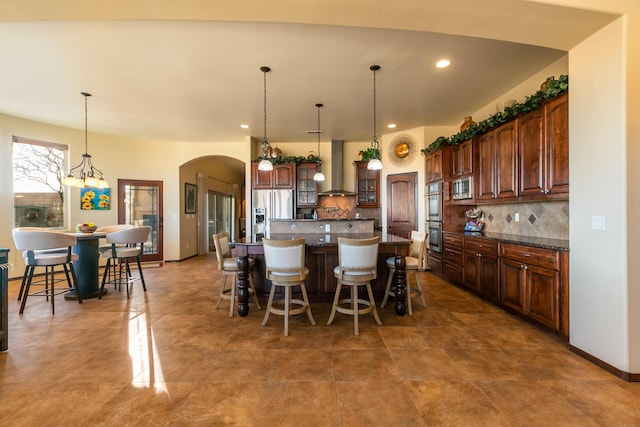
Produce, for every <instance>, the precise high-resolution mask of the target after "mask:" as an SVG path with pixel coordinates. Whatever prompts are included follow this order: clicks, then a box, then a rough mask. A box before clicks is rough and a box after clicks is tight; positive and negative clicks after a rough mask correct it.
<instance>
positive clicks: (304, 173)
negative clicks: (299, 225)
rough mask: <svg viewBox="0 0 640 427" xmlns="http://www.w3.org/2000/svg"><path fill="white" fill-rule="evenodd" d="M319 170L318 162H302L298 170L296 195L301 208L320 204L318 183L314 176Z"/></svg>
mask: <svg viewBox="0 0 640 427" xmlns="http://www.w3.org/2000/svg"><path fill="white" fill-rule="evenodd" d="M316 172H318V164H317V163H300V164H299V165H298V170H297V172H296V195H297V206H298V207H299V208H315V207H317V206H318V184H317V182H316V181H314V180H313V176H314V175H315V174H316Z"/></svg>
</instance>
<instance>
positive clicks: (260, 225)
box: [251, 190, 294, 242]
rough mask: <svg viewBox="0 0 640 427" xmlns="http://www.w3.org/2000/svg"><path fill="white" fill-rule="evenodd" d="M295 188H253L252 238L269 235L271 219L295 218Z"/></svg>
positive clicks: (256, 238) (257, 238)
mask: <svg viewBox="0 0 640 427" xmlns="http://www.w3.org/2000/svg"><path fill="white" fill-rule="evenodd" d="M293 207H294V201H293V190H253V192H252V195H251V208H252V210H253V212H252V225H253V226H252V231H251V234H252V238H253V241H254V242H256V241H260V240H262V237H269V220H271V219H293V217H294V211H293Z"/></svg>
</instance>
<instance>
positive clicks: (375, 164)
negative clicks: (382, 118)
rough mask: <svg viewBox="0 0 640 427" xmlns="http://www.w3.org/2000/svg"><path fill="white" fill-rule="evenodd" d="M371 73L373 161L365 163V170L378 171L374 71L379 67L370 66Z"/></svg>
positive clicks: (380, 166) (378, 145)
mask: <svg viewBox="0 0 640 427" xmlns="http://www.w3.org/2000/svg"><path fill="white" fill-rule="evenodd" d="M369 69H370V70H371V71H373V139H372V140H371V148H373V151H374V157H373V159H371V160H369V163H367V169H369V170H380V169H382V162H381V161H380V144H379V143H378V137H377V136H376V71H378V70H379V69H380V66H379V65H372V66H370V67H369Z"/></svg>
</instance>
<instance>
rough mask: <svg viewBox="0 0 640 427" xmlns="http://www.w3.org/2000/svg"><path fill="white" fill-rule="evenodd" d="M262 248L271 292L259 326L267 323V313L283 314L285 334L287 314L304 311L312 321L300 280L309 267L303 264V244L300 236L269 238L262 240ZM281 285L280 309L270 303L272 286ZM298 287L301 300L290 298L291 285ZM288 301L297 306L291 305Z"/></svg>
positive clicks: (272, 295)
mask: <svg viewBox="0 0 640 427" xmlns="http://www.w3.org/2000/svg"><path fill="white" fill-rule="evenodd" d="M262 246H263V248H264V262H265V264H266V269H267V279H269V280H271V291H270V292H269V301H268V302H267V312H266V313H265V315H264V319H263V320H262V326H264V325H266V324H267V321H268V320H269V315H270V314H271V313H273V314H278V315H281V316H284V335H285V336H289V316H293V315H296V314H300V313H304V312H306V313H307V316H308V317H309V321H310V322H311V324H312V325H315V324H316V321H315V320H314V319H313V314H311V306H310V305H309V298H308V297H307V289H306V287H305V286H304V279H305V278H306V277H307V274H309V269H308V268H307V267H305V266H304V258H305V257H304V253H305V245H304V239H292V240H272V239H266V238H263V239H262ZM278 286H281V287H283V288H284V300H283V301H282V303H283V304H284V308H282V309H280V308H276V307H274V306H273V297H274V295H275V291H276V287H278ZM294 286H300V290H301V291H302V300H299V299H295V298H292V297H291V288H292V287H294ZM291 304H295V305H299V306H300V307H297V308H291Z"/></svg>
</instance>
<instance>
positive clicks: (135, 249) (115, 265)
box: [98, 226, 151, 298]
mask: <svg viewBox="0 0 640 427" xmlns="http://www.w3.org/2000/svg"><path fill="white" fill-rule="evenodd" d="M150 233H151V227H149V226H143V227H133V228H128V229H124V230H119V231H114V232H112V233H109V234H107V243H108V244H110V245H111V247H110V248H109V249H106V250H104V251H102V252H101V255H102V256H103V257H104V258H106V259H107V265H106V266H105V268H104V274H103V275H102V285H101V286H100V294H99V296H98V298H102V293H103V291H104V285H105V284H106V283H107V277H111V280H110V281H109V282H111V283H113V284H114V285H115V286H116V287H117V288H118V289H121V288H122V283H125V285H126V288H127V298H129V284H130V283H132V282H135V281H136V280H140V281H141V282H142V289H143V290H144V292H147V285H146V283H145V281H144V274H143V273H142V265H141V264H140V256H141V255H142V253H143V252H144V244H145V242H146V241H147V240H148V239H149V234H150ZM130 260H135V261H136V263H137V265H138V277H133V276H132V275H131V267H130V265H129V261H130ZM123 268H124V270H125V273H124V274H125V278H124V279H123V278H122V273H123V272H122V269H123ZM111 270H112V271H111Z"/></svg>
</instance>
